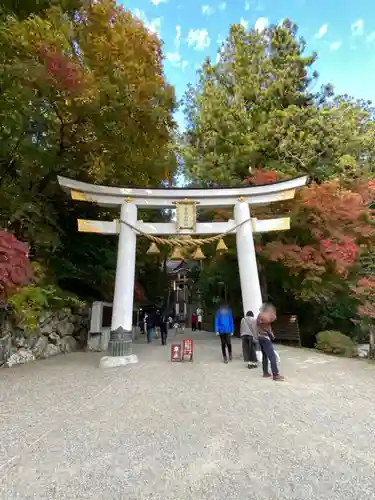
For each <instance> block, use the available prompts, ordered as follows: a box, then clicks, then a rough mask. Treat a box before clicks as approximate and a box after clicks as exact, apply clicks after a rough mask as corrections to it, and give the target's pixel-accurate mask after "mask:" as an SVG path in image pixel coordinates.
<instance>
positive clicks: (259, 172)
mask: <svg viewBox="0 0 375 500" xmlns="http://www.w3.org/2000/svg"><path fill="white" fill-rule="evenodd" d="M278 180H280V177H279V174H278V173H277V172H273V171H270V170H264V169H262V168H253V169H252V171H251V176H250V177H247V178H246V179H245V180H244V184H255V185H257V186H258V185H260V184H271V183H272V182H277V181H278Z"/></svg>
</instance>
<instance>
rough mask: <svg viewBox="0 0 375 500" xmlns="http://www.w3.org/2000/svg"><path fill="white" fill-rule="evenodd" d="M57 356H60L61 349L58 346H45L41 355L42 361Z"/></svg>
mask: <svg viewBox="0 0 375 500" xmlns="http://www.w3.org/2000/svg"><path fill="white" fill-rule="evenodd" d="M44 338H46V337H44ZM57 354H61V349H60V347H59V346H57V345H55V344H47V347H46V349H45V351H44V352H43V354H42V356H41V357H42V358H43V359H47V358H51V357H52V356H56V355H57Z"/></svg>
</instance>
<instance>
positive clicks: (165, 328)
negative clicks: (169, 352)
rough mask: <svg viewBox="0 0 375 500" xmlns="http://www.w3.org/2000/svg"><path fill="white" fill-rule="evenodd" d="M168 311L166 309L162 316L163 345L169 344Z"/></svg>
mask: <svg viewBox="0 0 375 500" xmlns="http://www.w3.org/2000/svg"><path fill="white" fill-rule="evenodd" d="M168 316H169V315H168V312H167V311H164V312H163V313H162V314H161V316H160V337H161V343H162V345H167V337H168Z"/></svg>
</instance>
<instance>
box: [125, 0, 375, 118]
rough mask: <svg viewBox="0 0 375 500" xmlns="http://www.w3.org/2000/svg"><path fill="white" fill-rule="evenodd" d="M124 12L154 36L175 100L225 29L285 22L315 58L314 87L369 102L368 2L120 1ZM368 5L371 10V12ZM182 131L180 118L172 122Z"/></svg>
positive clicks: (373, 32) (373, 93) (374, 70)
mask: <svg viewBox="0 0 375 500" xmlns="http://www.w3.org/2000/svg"><path fill="white" fill-rule="evenodd" d="M122 3H123V4H124V5H125V7H126V8H128V9H130V10H131V11H132V12H133V14H135V15H136V16H137V17H139V18H140V19H141V20H142V21H143V22H144V23H145V24H146V25H147V26H148V27H149V29H151V30H152V31H154V32H157V33H158V34H159V37H160V38H161V39H162V40H163V43H164V54H165V56H166V61H165V72H166V75H167V78H168V80H169V82H170V83H172V84H173V85H174V86H175V88H176V92H177V96H178V98H181V97H182V95H183V93H184V91H185V90H186V87H187V84H188V83H189V82H191V83H194V82H195V81H196V70H197V68H198V67H199V66H200V65H201V63H202V62H203V60H204V58H205V57H206V56H207V55H209V56H210V57H211V58H212V59H215V57H216V54H217V49H218V47H219V45H220V41H221V40H223V39H225V37H226V36H227V34H228V30H229V26H230V25H231V24H237V23H242V24H244V25H245V26H248V27H251V26H256V27H257V28H258V29H262V27H263V26H266V25H267V24H269V23H270V24H277V23H278V22H280V21H281V20H282V19H284V18H285V17H288V18H290V19H291V20H292V21H294V22H296V23H297V25H298V26H299V34H300V35H302V36H303V37H304V38H305V40H306V41H307V52H312V51H316V52H318V54H319V59H318V62H317V63H316V69H317V70H318V72H319V74H320V81H319V84H320V83H328V82H329V83H332V84H333V85H334V87H335V91H336V93H347V94H350V95H353V96H355V97H358V98H364V99H369V100H372V101H375V3H374V0H283V1H282V2H281V1H280V0H226V1H224V0H210V1H209V0H138V1H136V0H129V1H127V0H124V1H123V2H122ZM371 3H372V7H371ZM176 118H177V119H178V121H179V123H180V125H181V126H183V125H182V124H183V119H182V114H181V112H179V113H178V114H177V117H176Z"/></svg>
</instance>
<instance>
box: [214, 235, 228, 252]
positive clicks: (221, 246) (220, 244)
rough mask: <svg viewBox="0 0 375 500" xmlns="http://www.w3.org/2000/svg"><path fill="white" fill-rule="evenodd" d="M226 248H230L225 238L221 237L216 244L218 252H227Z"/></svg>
mask: <svg viewBox="0 0 375 500" xmlns="http://www.w3.org/2000/svg"><path fill="white" fill-rule="evenodd" d="M226 250H228V247H227V246H226V244H225V242H224V240H223V238H220V240H219V241H218V244H217V246H216V251H217V252H225V251H226Z"/></svg>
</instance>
